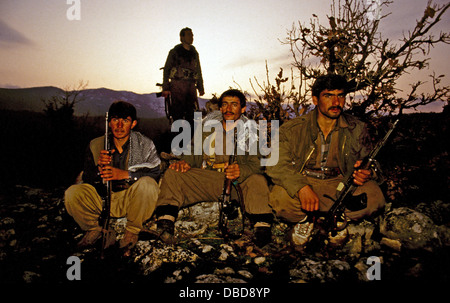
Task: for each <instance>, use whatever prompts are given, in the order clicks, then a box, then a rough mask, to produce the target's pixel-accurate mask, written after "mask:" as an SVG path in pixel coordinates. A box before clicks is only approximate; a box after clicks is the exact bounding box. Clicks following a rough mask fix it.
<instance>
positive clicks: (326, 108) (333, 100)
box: [313, 89, 345, 119]
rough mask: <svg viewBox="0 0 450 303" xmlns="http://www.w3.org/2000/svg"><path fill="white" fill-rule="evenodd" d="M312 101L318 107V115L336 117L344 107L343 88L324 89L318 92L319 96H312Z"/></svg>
mask: <svg viewBox="0 0 450 303" xmlns="http://www.w3.org/2000/svg"><path fill="white" fill-rule="evenodd" d="M313 103H314V104H315V105H316V106H317V108H318V109H319V111H318V112H319V116H322V117H326V118H329V119H337V118H339V116H340V115H341V113H342V110H343V109H344V104H345V91H344V90H343V89H335V90H328V89H325V90H323V91H322V92H321V93H320V95H319V98H317V97H316V96H313Z"/></svg>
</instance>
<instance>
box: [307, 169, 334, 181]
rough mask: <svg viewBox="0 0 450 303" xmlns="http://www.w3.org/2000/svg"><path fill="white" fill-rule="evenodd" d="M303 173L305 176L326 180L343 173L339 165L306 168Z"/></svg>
mask: <svg viewBox="0 0 450 303" xmlns="http://www.w3.org/2000/svg"><path fill="white" fill-rule="evenodd" d="M302 174H303V175H304V176H308V177H313V178H316V179H321V180H325V179H330V178H334V177H337V176H339V175H340V174H341V170H340V169H339V168H338V167H333V168H330V167H324V168H322V169H309V168H305V169H304V170H303V172H302Z"/></svg>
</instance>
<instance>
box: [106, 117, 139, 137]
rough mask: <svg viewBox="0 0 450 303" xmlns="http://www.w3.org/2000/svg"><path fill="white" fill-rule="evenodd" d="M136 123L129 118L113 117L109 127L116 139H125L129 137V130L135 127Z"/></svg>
mask: <svg viewBox="0 0 450 303" xmlns="http://www.w3.org/2000/svg"><path fill="white" fill-rule="evenodd" d="M136 124H137V121H136V120H134V121H133V120H132V119H131V117H130V116H128V117H127V118H125V119H123V118H117V117H114V118H112V119H111V121H109V127H110V128H111V131H112V133H113V136H114V138H116V139H125V138H128V136H129V135H130V132H131V130H132V129H133V128H134V127H135V126H136Z"/></svg>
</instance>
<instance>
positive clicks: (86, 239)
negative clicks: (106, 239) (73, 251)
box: [77, 229, 102, 248]
mask: <svg viewBox="0 0 450 303" xmlns="http://www.w3.org/2000/svg"><path fill="white" fill-rule="evenodd" d="M101 237H102V231H101V229H94V230H89V231H87V232H86V233H85V234H84V236H83V238H82V239H81V240H80V242H78V243H77V246H78V248H84V247H88V246H92V245H94V244H95V242H97V240H98V239H100V238H101Z"/></svg>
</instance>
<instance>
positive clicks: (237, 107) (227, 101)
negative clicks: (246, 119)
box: [220, 96, 246, 121]
mask: <svg viewBox="0 0 450 303" xmlns="http://www.w3.org/2000/svg"><path fill="white" fill-rule="evenodd" d="M245 108H246V107H245V106H244V107H241V101H240V100H239V98H238V97H230V96H226V97H223V99H222V107H221V108H220V111H221V112H222V116H223V119H224V120H227V121H235V120H238V119H239V117H240V116H241V115H242V114H243V113H244V112H245Z"/></svg>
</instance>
